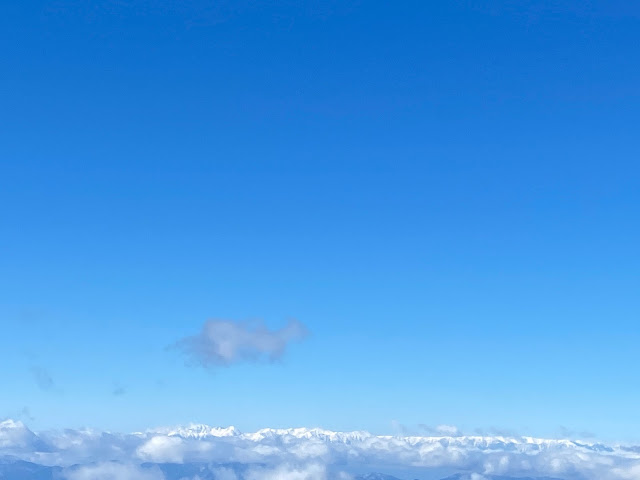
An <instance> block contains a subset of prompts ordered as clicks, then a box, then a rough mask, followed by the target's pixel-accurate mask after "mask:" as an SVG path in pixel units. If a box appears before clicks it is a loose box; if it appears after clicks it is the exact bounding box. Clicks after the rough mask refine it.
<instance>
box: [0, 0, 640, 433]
mask: <svg viewBox="0 0 640 480" xmlns="http://www.w3.org/2000/svg"><path fill="white" fill-rule="evenodd" d="M486 3H487V2H470V1H450V2H449V1H447V2H444V1H443V2H425V1H421V2H417V1H416V2H377V1H371V2H343V1H337V2H332V1H326V0H325V1H321V2H320V1H318V2H289V1H285V2H257V1H251V2H245V1H233V2H231V1H222V2H205V1H201V0H190V1H185V2H178V1H171V2H169V1H164V0H160V1H139V2H134V1H92V2H88V1H86V2H81V1H71V0H69V1H66V0H52V1H48V2H44V1H43V2H38V1H22V2H5V4H4V5H3V6H2V15H0V45H1V53H0V56H1V60H2V61H1V63H0V203H1V205H2V208H1V210H0V271H1V275H0V324H1V326H2V333H1V337H0V338H1V340H0V342H1V343H0V345H2V349H1V352H2V368H0V384H1V385H2V390H1V394H0V417H5V416H13V417H16V416H17V415H22V416H23V417H26V418H27V420H26V421H27V423H28V424H29V425H30V426H32V427H33V428H35V429H42V428H50V427H56V428H58V427H76V426H81V425H88V426H94V427H98V428H108V429H114V430H134V429H140V428H145V427H148V426H155V425H164V424H175V423H183V422H189V421H198V422H207V423H211V424H217V425H229V424H234V425H236V426H238V427H239V428H241V429H244V430H251V429H255V428H260V427H266V426H274V427H275V426H301V425H304V426H323V427H326V428H333V429H341V430H351V429H368V430H371V431H374V432H379V433H386V432H392V431H393V428H394V427H393V422H394V421H395V422H399V423H400V424H402V425H405V426H407V427H408V428H417V427H416V426H417V425H418V424H421V423H422V424H429V425H437V424H442V423H446V424H454V425H458V426H460V427H462V428H463V429H467V430H468V431H471V430H473V428H475V427H484V428H488V427H500V428H505V429H512V430H516V431H519V432H522V433H530V434H534V435H545V436H546V435H557V434H558V431H559V429H560V427H561V426H564V427H566V428H568V429H572V430H575V431H577V432H583V431H590V432H593V433H595V434H596V435H597V436H598V437H600V438H603V439H614V440H627V439H636V440H637V439H640V436H639V434H638V432H639V431H640V417H639V416H638V414H637V413H638V404H639V403H640V373H639V370H640V368H639V366H640V348H639V340H640V327H638V320H639V314H640V296H639V295H638V292H639V291H640V281H639V275H638V273H639V269H640V256H639V253H638V252H639V245H640V226H639V223H638V221H639V217H640V167H639V162H638V160H639V158H640V156H639V154H640V145H639V136H638V132H639V131H640V116H639V112H640V57H639V55H638V45H639V41H640V7H639V6H638V5H637V4H636V3H635V2H629V1H618V0H613V1H612V0H607V1H593V2H584V1H565V2H543V1H538V2H489V3H491V6H489V7H487V6H486V5H485V4H486ZM516 3H517V5H516ZM209 318H223V319H234V320H241V319H252V318H262V319H264V320H265V321H266V322H267V324H268V325H269V326H271V327H273V328H276V327H279V326H282V325H283V324H284V323H285V322H286V321H287V319H290V318H296V319H298V320H300V321H301V322H303V323H304V324H305V325H306V326H307V327H308V329H309V330H310V332H311V336H310V337H309V338H308V339H307V340H306V341H304V342H302V343H300V344H296V345H294V346H292V347H291V348H290V349H289V350H288V351H287V353H286V355H285V356H284V357H283V358H282V360H281V361H280V362H277V363H276V364H258V365H253V364H246V365H237V366H233V367H229V368H220V369H218V370H216V371H215V372H209V371H205V370H203V369H201V368H195V367H189V366H185V364H184V359H183V358H182V357H181V356H180V355H179V354H178V353H177V352H175V351H173V350H167V349H166V347H167V346H168V345H171V344H173V343H175V342H176V341H177V340H178V339H180V338H183V337H185V336H188V335H192V334H195V333H196V332H198V331H199V330H200V328H201V327H202V324H203V323H204V322H205V321H206V320H207V319H209ZM114 392H115V393H118V395H115V394H114ZM24 407H28V410H29V413H28V414H27V413H24V412H23V413H22V414H21V413H20V412H21V411H22V409H23V408H24ZM28 417H32V418H28Z"/></svg>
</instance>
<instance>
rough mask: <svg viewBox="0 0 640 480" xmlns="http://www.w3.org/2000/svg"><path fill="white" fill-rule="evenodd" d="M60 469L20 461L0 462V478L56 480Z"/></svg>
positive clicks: (5, 460)
mask: <svg viewBox="0 0 640 480" xmlns="http://www.w3.org/2000/svg"><path fill="white" fill-rule="evenodd" d="M61 472H62V468H60V467H47V466H44V465H38V464H36V463H31V462H24V461H22V460H13V461H10V460H8V459H6V458H5V459H3V460H0V478H1V479H7V480H58V479H60V478H61Z"/></svg>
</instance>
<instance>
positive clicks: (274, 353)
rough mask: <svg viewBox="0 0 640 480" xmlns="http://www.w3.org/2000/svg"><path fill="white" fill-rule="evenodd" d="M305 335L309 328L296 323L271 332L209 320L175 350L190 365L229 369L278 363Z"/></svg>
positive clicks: (259, 326) (257, 326) (250, 324)
mask: <svg viewBox="0 0 640 480" xmlns="http://www.w3.org/2000/svg"><path fill="white" fill-rule="evenodd" d="M306 335H307V329H306V327H305V326H304V325H303V324H302V323H300V322H298V321H296V320H292V321H290V322H289V323H288V324H287V325H285V326H284V327H282V328H280V329H276V330H269V328H267V327H266V326H265V325H264V324H263V323H262V322H234V321H230V320H209V321H207V322H205V324H204V325H203V327H202V330H201V331H200V333H198V334H197V335H193V336H190V337H186V338H183V339H182V340H180V341H178V342H177V343H176V344H175V345H174V347H175V348H177V349H179V350H180V351H182V352H183V353H184V354H185V355H186V356H187V358H188V360H189V361H190V362H192V363H196V364H199V365H201V366H203V367H205V368H214V367H228V366H230V365H234V364H236V363H243V362H259V361H274V360H277V359H278V358H280V357H281V356H282V355H283V354H284V352H285V351H286V349H287V347H288V346H289V344H291V343H292V342H297V341H300V340H302V339H303V338H304V337H305V336H306Z"/></svg>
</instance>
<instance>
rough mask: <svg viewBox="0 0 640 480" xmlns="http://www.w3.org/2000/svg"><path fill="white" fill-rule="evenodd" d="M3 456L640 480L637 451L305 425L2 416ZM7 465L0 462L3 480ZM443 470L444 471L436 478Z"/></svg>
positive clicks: (124, 467) (145, 474)
mask: <svg viewBox="0 0 640 480" xmlns="http://www.w3.org/2000/svg"><path fill="white" fill-rule="evenodd" d="M441 430H446V429H441ZM0 457H2V458H13V459H16V460H18V459H19V460H24V461H28V462H33V463H35V464H38V465H45V466H56V468H59V469H61V470H60V472H61V474H63V477H62V478H66V479H67V480H85V479H86V480H111V479H112V478H113V479H116V478H117V479H118V480H127V479H129V478H131V479H133V478H135V479H142V480H210V479H215V480H275V479H278V480H283V479H292V480H334V479H347V478H349V475H348V474H353V473H362V472H363V471H371V469H372V468H375V470H376V471H378V472H382V473H395V472H398V471H403V472H405V475H400V474H398V475H397V476H399V477H401V478H422V479H436V478H437V479H440V478H444V477H445V476H446V475H453V474H458V477H455V478H458V479H470V480H480V479H482V480H495V479H496V478H503V479H507V478H518V477H529V478H533V477H540V478H542V477H547V478H553V479H562V480H637V479H638V478H640V476H639V474H640V447H639V446H632V445H607V444H603V443H593V442H580V441H574V440H545V439H537V438H531V437H503V436H494V437H491V436H451V435H446V434H443V433H440V434H438V435H435V436H402V435H400V436H379V435H373V434H371V433H368V432H362V431H361V432H332V431H328V430H321V429H307V428H296V429H264V430H259V431H257V432H252V433H241V432H239V431H238V430H237V429H234V428H232V427H229V428H215V427H208V426H206V425H190V426H187V427H175V428H162V429H153V430H148V431H146V432H140V433H132V434H118V433H107V432H100V431H92V430H63V431H60V432H43V433H34V432H32V431H31V430H30V429H28V428H27V427H26V426H25V425H24V424H23V423H22V422H19V421H12V420H7V421H5V422H0ZM6 465H8V464H2V463H1V462H0V478H2V475H3V471H2V469H3V468H8V467H6ZM372 466H375V467H372ZM443 471H445V472H446V474H442V475H440V474H441V472H443ZM407 472H408V473H407ZM434 472H435V473H434ZM434 475H438V476H434ZM5 477H6V478H12V479H13V478H14V477H12V476H11V475H6V474H5ZM19 478H20V480H22V479H23V478H25V479H28V478H29V477H19ZM38 478H40V477H38ZM56 478H58V477H56ZM354 478H355V477H354ZM370 478H373V480H379V479H381V478H382V477H370ZM452 478H454V477H452ZM359 480H361V479H359Z"/></svg>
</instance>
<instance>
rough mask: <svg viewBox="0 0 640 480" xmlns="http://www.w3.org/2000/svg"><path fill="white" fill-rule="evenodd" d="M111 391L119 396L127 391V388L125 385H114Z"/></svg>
mask: <svg viewBox="0 0 640 480" xmlns="http://www.w3.org/2000/svg"><path fill="white" fill-rule="evenodd" d="M111 393H112V394H113V395H114V396H116V397H121V396H122V395H124V394H125V393H127V389H126V388H125V387H122V386H116V387H115V388H114V389H113V390H112V391H111Z"/></svg>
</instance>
